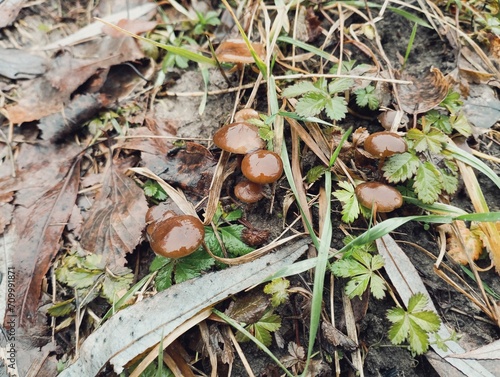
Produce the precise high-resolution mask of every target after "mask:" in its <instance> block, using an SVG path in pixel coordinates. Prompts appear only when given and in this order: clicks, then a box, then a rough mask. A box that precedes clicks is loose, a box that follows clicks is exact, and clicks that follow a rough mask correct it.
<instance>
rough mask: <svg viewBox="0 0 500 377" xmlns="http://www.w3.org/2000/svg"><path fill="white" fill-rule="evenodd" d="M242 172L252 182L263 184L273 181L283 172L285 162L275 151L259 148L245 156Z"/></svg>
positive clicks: (242, 162)
mask: <svg viewBox="0 0 500 377" xmlns="http://www.w3.org/2000/svg"><path fill="white" fill-rule="evenodd" d="M241 172H242V173H243V175H244V176H245V177H246V178H247V179H248V180H250V181H252V182H255V183H259V184H261V185H263V184H266V183H273V182H276V181H277V180H278V179H279V178H280V177H281V175H282V174H283V162H282V161H281V157H280V156H278V155H277V154H276V153H274V152H271V151H268V150H265V149H263V150H258V151H255V152H252V153H249V154H247V155H246V156H245V157H243V160H242V161H241Z"/></svg>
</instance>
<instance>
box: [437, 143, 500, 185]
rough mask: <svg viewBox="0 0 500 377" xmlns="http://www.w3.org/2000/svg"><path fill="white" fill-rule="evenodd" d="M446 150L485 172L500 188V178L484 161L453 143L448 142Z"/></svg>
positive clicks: (454, 156)
mask: <svg viewBox="0 0 500 377" xmlns="http://www.w3.org/2000/svg"><path fill="white" fill-rule="evenodd" d="M444 150H445V151H447V152H449V154H450V155H451V156H452V157H453V158H455V159H457V160H459V161H462V162H464V163H466V164H467V165H470V166H472V167H473V168H475V169H477V170H479V171H480V172H481V173H483V174H484V175H485V176H487V177H488V178H489V179H491V180H492V181H493V182H494V183H495V184H496V185H497V187H498V188H500V178H499V177H498V175H496V174H495V172H494V171H493V170H492V169H491V168H490V167H489V166H488V165H486V164H485V163H484V162H483V161H481V160H480V159H478V158H477V157H475V156H473V155H472V154H470V153H467V152H465V151H463V150H462V149H460V148H459V147H457V146H456V145H453V144H447V145H446V148H445V149H444Z"/></svg>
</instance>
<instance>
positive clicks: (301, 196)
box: [291, 128, 312, 229]
mask: <svg viewBox="0 0 500 377" xmlns="http://www.w3.org/2000/svg"><path fill="white" fill-rule="evenodd" d="M291 131H292V161H291V162H292V175H293V180H294V182H295V186H296V187H297V194H298V195H297V201H298V202H299V205H300V207H301V208H302V211H303V214H304V216H305V219H303V220H302V222H303V225H304V229H308V228H307V226H306V224H305V221H306V220H307V221H308V222H309V224H312V215H311V211H310V209H309V207H308V205H307V196H306V192H305V189H304V184H303V182H302V172H301V170H300V151H299V137H298V135H297V132H296V130H295V128H292V129H291Z"/></svg>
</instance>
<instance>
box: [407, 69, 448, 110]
mask: <svg viewBox="0 0 500 377" xmlns="http://www.w3.org/2000/svg"><path fill="white" fill-rule="evenodd" d="M399 78H401V79H403V80H409V81H413V84H411V85H398V93H399V99H400V103H401V107H402V109H401V110H404V111H405V112H407V113H408V114H420V113H425V112H427V111H429V110H431V109H433V108H435V107H436V106H438V105H439V104H440V103H441V102H442V101H443V100H444V99H445V97H446V95H447V94H448V88H449V83H448V81H447V80H446V78H445V77H444V76H443V74H442V73H441V71H440V70H439V69H437V68H431V70H430V72H429V73H428V74H427V75H426V76H425V77H423V78H416V77H411V76H408V75H404V74H403V75H400V77H399Z"/></svg>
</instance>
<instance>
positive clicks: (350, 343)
mask: <svg viewBox="0 0 500 377" xmlns="http://www.w3.org/2000/svg"><path fill="white" fill-rule="evenodd" d="M321 330H322V331H323V336H324V337H325V339H326V340H328V342H330V343H331V344H332V345H333V346H335V347H341V348H342V349H344V350H346V351H354V350H355V349H356V348H358V345H357V344H356V342H354V340H352V339H351V338H349V337H348V336H347V335H345V334H344V333H343V332H342V331H340V330H337V329H336V328H335V327H333V325H332V324H331V323H330V322H327V321H323V322H322V323H321Z"/></svg>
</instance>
